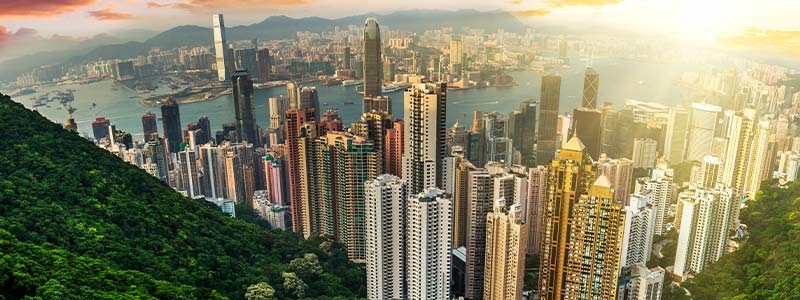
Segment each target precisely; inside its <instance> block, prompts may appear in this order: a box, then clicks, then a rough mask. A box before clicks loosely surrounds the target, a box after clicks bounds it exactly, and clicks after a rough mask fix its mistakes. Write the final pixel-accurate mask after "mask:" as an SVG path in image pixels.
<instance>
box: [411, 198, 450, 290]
mask: <svg viewBox="0 0 800 300" xmlns="http://www.w3.org/2000/svg"><path fill="white" fill-rule="evenodd" d="M407 209H408V215H407V216H406V220H407V221H406V222H407V224H406V247H407V249H408V250H407V251H406V263H407V266H406V268H407V272H406V282H407V284H408V286H407V290H408V299H450V264H451V259H452V258H451V250H452V248H451V245H452V244H451V243H452V241H451V239H452V237H453V234H452V232H453V231H452V226H451V224H452V223H451V222H452V216H453V210H452V205H451V202H450V199H449V195H447V194H445V192H444V191H443V190H440V189H436V188H426V189H425V190H424V191H423V192H422V193H418V194H416V195H412V196H411V197H409V199H408V208H407Z"/></svg>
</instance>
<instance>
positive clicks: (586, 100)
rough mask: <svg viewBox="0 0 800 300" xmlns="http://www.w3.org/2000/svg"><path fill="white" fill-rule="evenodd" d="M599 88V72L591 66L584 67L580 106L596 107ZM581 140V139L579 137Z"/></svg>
mask: <svg viewBox="0 0 800 300" xmlns="http://www.w3.org/2000/svg"><path fill="white" fill-rule="evenodd" d="M599 88H600V74H598V73H597V71H595V70H594V69H592V68H591V67H588V68H586V74H585V75H584V77H583V101H581V107H583V108H588V109H595V108H597V90H598V89H599ZM581 140H583V139H582V138H581Z"/></svg>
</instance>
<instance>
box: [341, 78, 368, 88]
mask: <svg viewBox="0 0 800 300" xmlns="http://www.w3.org/2000/svg"><path fill="white" fill-rule="evenodd" d="M362 84H364V81H363V80H357V79H349V80H345V81H342V86H351V85H362Z"/></svg>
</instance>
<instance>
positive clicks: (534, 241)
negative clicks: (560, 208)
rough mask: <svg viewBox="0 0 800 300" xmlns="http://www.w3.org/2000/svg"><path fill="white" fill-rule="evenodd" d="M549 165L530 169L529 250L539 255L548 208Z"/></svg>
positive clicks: (526, 220) (527, 218) (526, 205)
mask: <svg viewBox="0 0 800 300" xmlns="http://www.w3.org/2000/svg"><path fill="white" fill-rule="evenodd" d="M546 197H547V167H545V166H536V167H533V168H529V169H528V201H526V203H525V211H526V215H525V226H526V227H528V228H527V229H526V232H527V233H528V238H527V239H526V240H527V242H528V246H527V252H528V254H529V255H539V253H540V252H541V250H542V249H541V248H542V236H543V234H544V232H543V231H542V228H543V227H544V217H545V211H546V209H547V203H546V202H545V201H547V198H546Z"/></svg>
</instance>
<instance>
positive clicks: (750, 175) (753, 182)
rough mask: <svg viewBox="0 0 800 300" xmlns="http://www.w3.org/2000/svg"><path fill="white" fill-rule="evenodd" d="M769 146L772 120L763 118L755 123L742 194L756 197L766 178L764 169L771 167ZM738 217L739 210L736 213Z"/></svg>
mask: <svg viewBox="0 0 800 300" xmlns="http://www.w3.org/2000/svg"><path fill="white" fill-rule="evenodd" d="M769 146H770V121H769V120H762V121H759V122H758V123H757V124H755V126H754V128H753V142H752V144H751V146H750V155H749V156H748V162H747V171H746V172H745V180H744V187H743V189H742V194H743V195H744V196H747V197H748V198H750V199H752V198H753V197H755V195H756V192H758V189H759V188H760V187H761V181H763V180H766V179H767V177H766V176H764V173H767V172H764V170H766V169H770V168H768V166H769V165H770V162H768V160H769V159H772V158H771V157H769V156H770V155H769V153H770V151H769ZM736 217H737V218H738V211H737V214H736Z"/></svg>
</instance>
